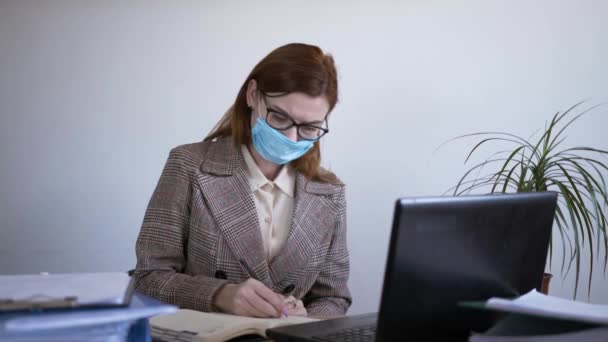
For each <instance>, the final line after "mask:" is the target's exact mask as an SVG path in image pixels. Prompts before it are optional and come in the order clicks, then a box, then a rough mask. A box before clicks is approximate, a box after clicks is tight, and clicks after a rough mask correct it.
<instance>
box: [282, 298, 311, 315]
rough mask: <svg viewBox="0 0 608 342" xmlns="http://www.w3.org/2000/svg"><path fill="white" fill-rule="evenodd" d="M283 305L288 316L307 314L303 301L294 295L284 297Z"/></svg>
mask: <svg viewBox="0 0 608 342" xmlns="http://www.w3.org/2000/svg"><path fill="white" fill-rule="evenodd" d="M283 306H284V308H285V311H286V312H287V315H288V316H308V312H307V311H306V308H305V307H304V303H303V302H302V301H301V300H299V299H296V298H295V297H294V296H289V297H285V300H284V301H283Z"/></svg>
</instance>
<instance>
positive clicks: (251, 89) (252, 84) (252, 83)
mask: <svg viewBox="0 0 608 342" xmlns="http://www.w3.org/2000/svg"><path fill="white" fill-rule="evenodd" d="M245 94H246V98H247V107H249V108H255V107H257V104H258V82H257V81H256V80H254V79H253V78H252V79H250V80H249V82H247V92H246V93H245Z"/></svg>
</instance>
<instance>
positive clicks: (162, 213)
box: [134, 44, 351, 317]
mask: <svg viewBox="0 0 608 342" xmlns="http://www.w3.org/2000/svg"><path fill="white" fill-rule="evenodd" d="M337 92H338V85H337V79H336V69H335V66H334V61H333V58H332V57H331V56H330V55H327V54H324V53H323V51H322V50H321V49H319V48H318V47H316V46H311V45H305V44H288V45H285V46H282V47H279V48H277V49H276V50H274V51H272V52H271V53H270V54H269V55H268V56H266V57H265V58H264V59H263V60H262V61H260V63H259V64H258V65H257V66H256V67H255V68H254V69H253V71H252V72H251V74H250V75H249V76H248V77H247V79H246V80H245V82H244V83H243V86H242V87H241V89H240V91H239V93H238V96H237V98H236V101H235V102H234V105H233V106H232V107H231V108H230V109H229V110H228V112H227V113H226V114H225V115H224V117H223V118H222V119H221V121H220V122H219V123H218V124H217V125H216V127H215V128H214V129H213V131H212V132H211V133H210V134H209V135H208V136H207V137H206V138H205V139H204V141H203V142H199V143H195V144H190V145H184V146H179V147H177V148H175V149H173V150H172V151H171V153H170V155H169V159H168V161H167V163H166V165H165V168H164V170H163V173H162V175H161V177H160V180H159V182H158V185H157V187H156V190H155V191H154V194H153V195H152V198H151V200H150V203H149V205H148V209H147V211H146V214H145V217H144V221H143V224H142V228H141V231H140V233H139V237H138V239H137V245H136V252H137V268H136V270H135V273H134V276H135V280H136V282H135V284H136V285H135V286H136V289H137V290H138V291H140V292H142V293H144V294H147V295H149V296H152V297H155V298H157V299H160V300H162V301H165V302H168V303H172V304H176V305H178V306H180V307H182V308H189V309H194V310H201V311H220V312H226V313H230V314H236V315H244V316H252V317H280V316H282V315H312V316H334V315H342V314H344V313H345V312H346V310H347V309H348V307H349V306H350V304H351V295H350V292H349V290H348V287H347V280H348V274H349V259H348V250H347V246H346V203H345V198H344V184H342V183H341V182H340V181H339V180H338V179H337V178H336V177H335V176H334V175H333V174H332V173H330V172H329V171H326V170H324V169H322V168H321V167H320V166H319V165H320V160H321V152H320V146H319V144H320V139H321V137H322V136H323V135H325V134H326V133H327V132H328V131H329V130H328V128H327V127H328V126H327V119H328V115H329V113H330V112H331V111H332V109H333V108H334V106H335V105H336V102H337Z"/></svg>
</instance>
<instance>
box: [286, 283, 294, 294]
mask: <svg viewBox="0 0 608 342" xmlns="http://www.w3.org/2000/svg"><path fill="white" fill-rule="evenodd" d="M295 288H296V286H295V285H294V284H289V285H287V286H286V287H285V289H283V294H284V295H288V294H291V293H292V292H293V290H294V289H295Z"/></svg>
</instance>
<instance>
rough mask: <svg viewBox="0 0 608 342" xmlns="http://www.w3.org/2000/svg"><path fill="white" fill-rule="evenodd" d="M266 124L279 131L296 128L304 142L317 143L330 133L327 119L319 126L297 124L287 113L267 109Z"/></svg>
mask: <svg viewBox="0 0 608 342" xmlns="http://www.w3.org/2000/svg"><path fill="white" fill-rule="evenodd" d="M266 108H267V109H266V123H267V124H268V125H269V126H270V127H272V128H274V129H277V130H279V131H286V130H288V129H290V128H291V127H293V126H296V128H297V131H298V137H299V138H300V139H302V140H308V141H317V140H319V139H321V137H322V136H324V135H325V134H327V133H328V132H329V127H328V125H327V118H325V120H324V121H323V122H322V123H320V124H319V125H314V124H311V123H301V124H298V123H296V122H295V121H294V120H293V119H292V118H291V117H290V116H289V115H287V114H285V113H280V112H277V111H275V110H273V109H271V108H268V106H267V107H266Z"/></svg>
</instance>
